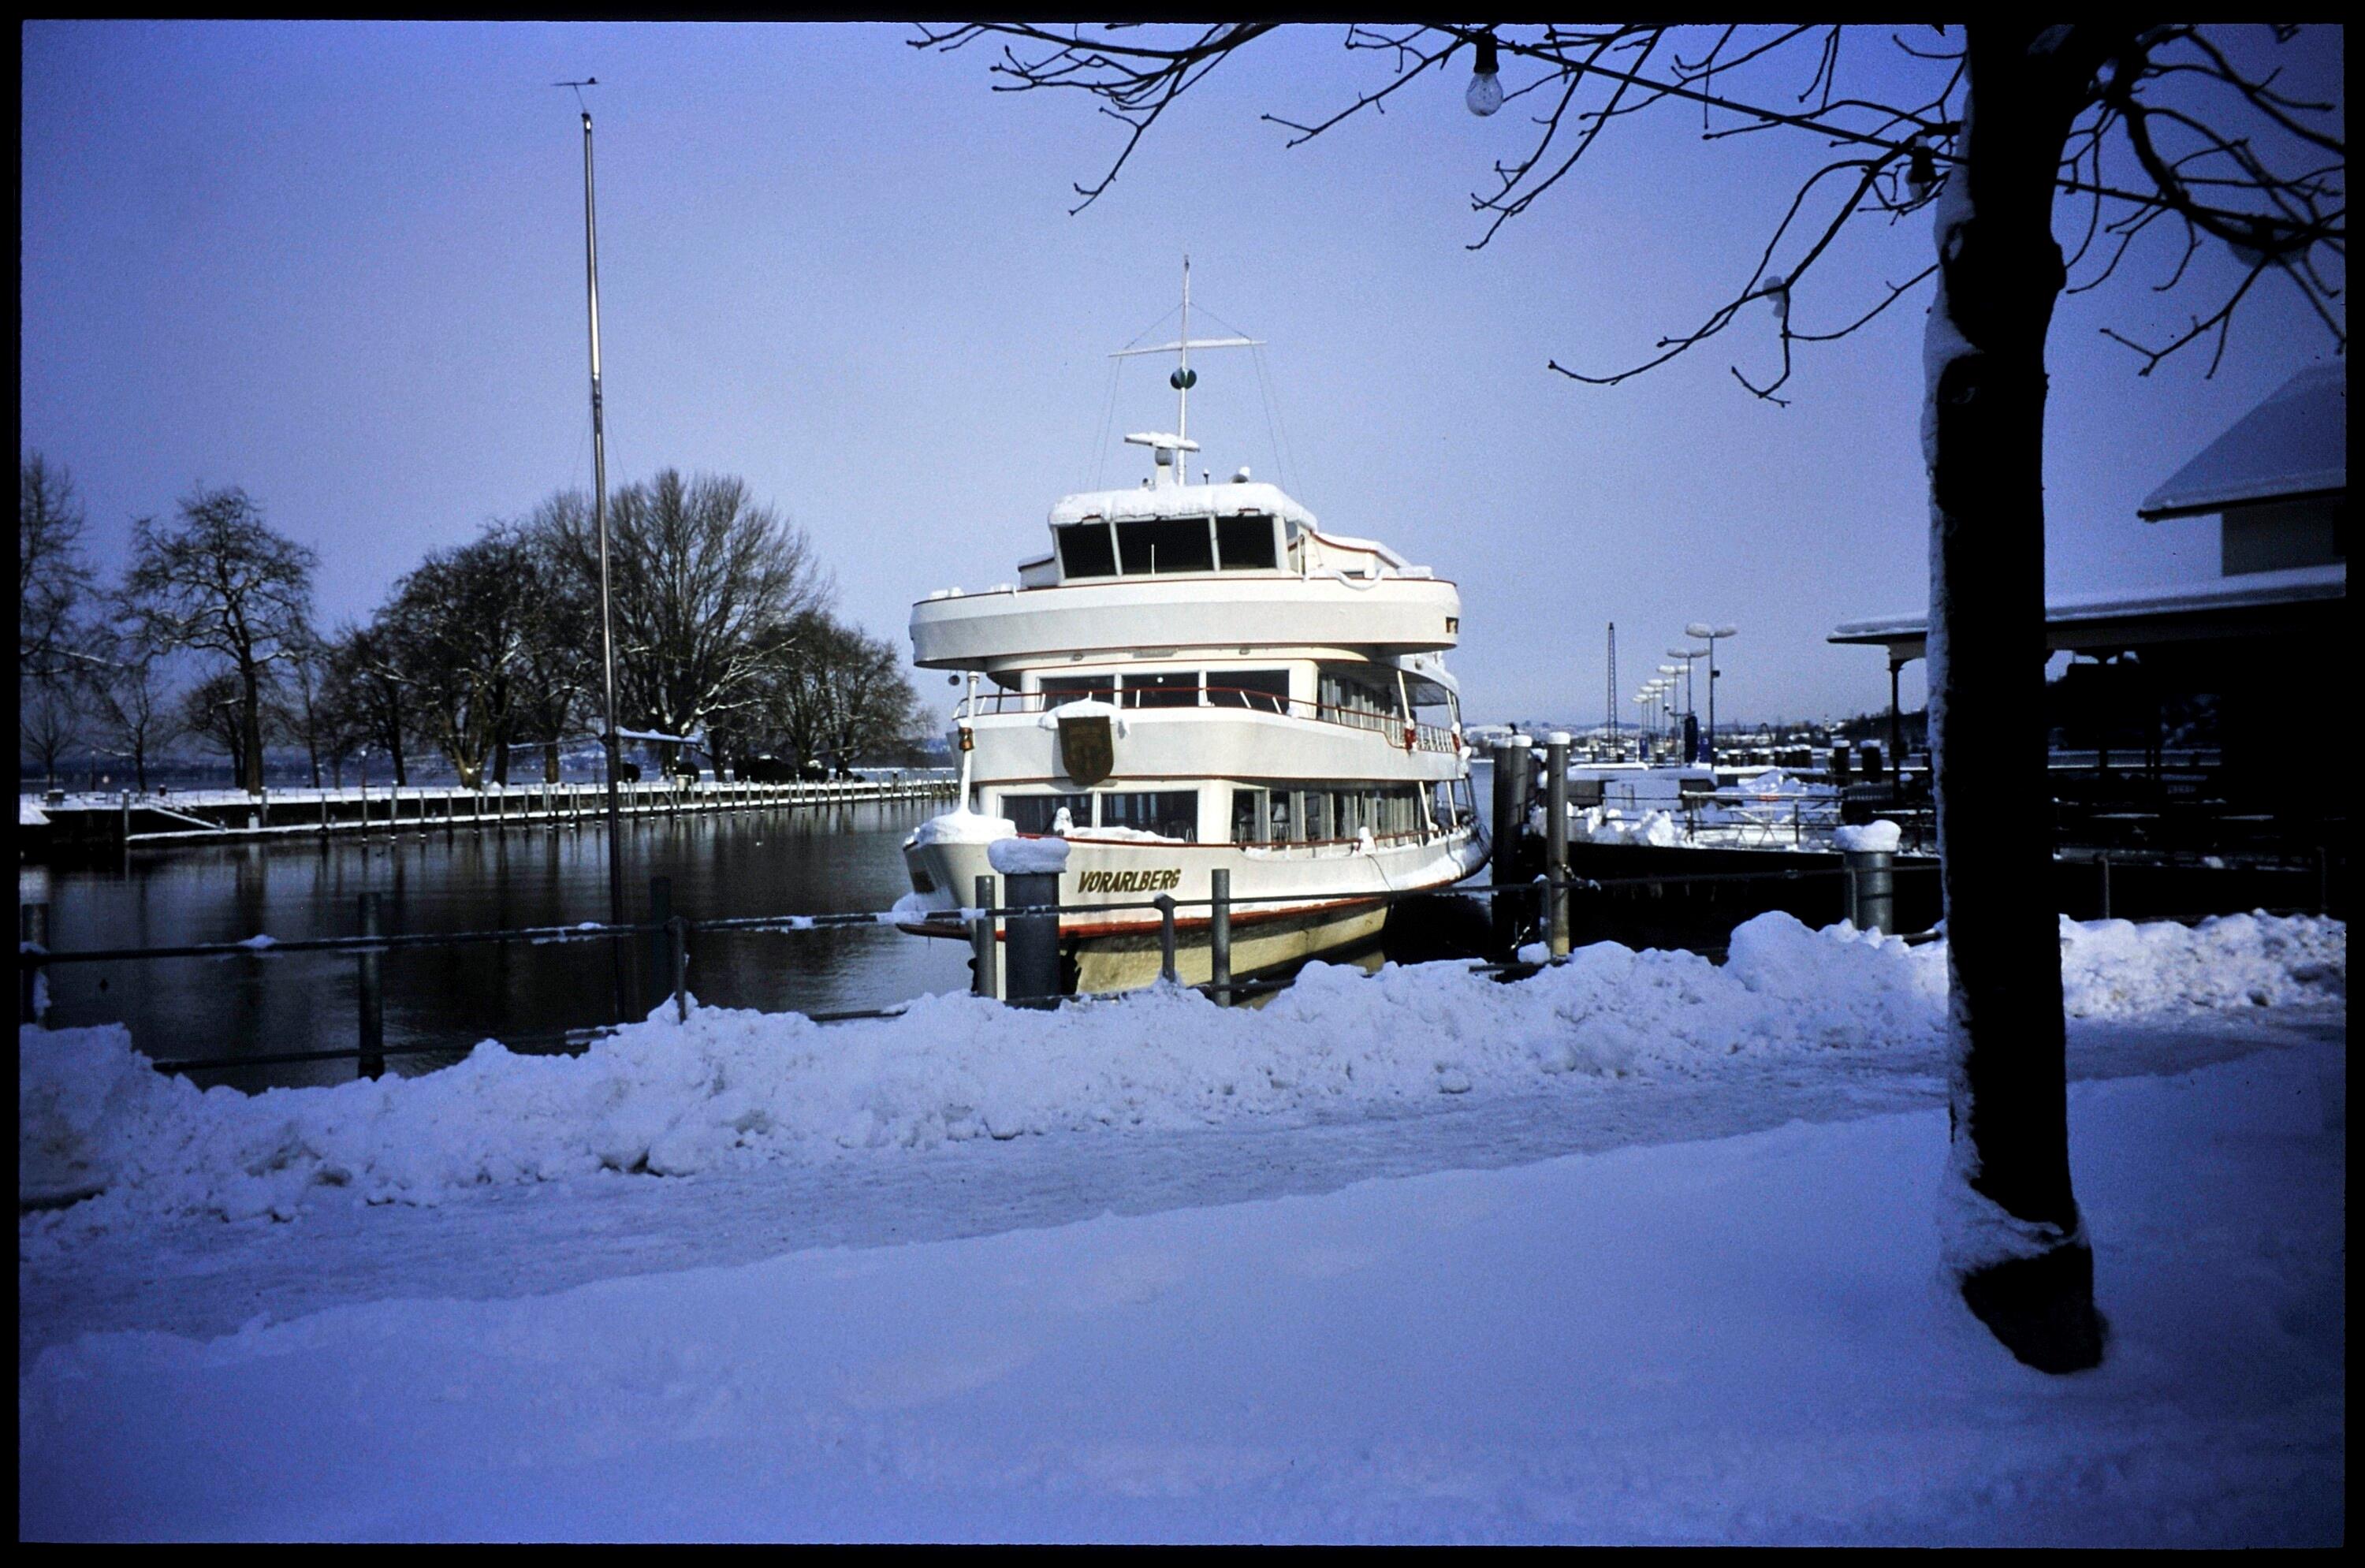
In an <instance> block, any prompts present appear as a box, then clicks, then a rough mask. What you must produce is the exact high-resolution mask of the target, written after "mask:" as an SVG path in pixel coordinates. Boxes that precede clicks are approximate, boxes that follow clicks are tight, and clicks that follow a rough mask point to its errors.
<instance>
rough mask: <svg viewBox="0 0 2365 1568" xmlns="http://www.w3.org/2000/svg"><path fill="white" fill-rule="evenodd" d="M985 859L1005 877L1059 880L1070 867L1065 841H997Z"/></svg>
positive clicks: (1040, 839)
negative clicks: (1060, 875) (1054, 878)
mask: <svg viewBox="0 0 2365 1568" xmlns="http://www.w3.org/2000/svg"><path fill="white" fill-rule="evenodd" d="M985 857H986V859H987V860H989V861H991V862H992V865H993V868H994V869H995V870H997V871H999V872H1001V873H1002V874H1003V876H1005V877H1035V876H1049V877H1056V876H1058V875H1059V873H1060V872H1062V871H1064V870H1066V869H1067V868H1068V841H1067V840H1066V839H1064V838H1058V837H1052V838H997V839H995V840H994V841H993V842H992V844H991V845H989V846H987V847H986V851H985Z"/></svg>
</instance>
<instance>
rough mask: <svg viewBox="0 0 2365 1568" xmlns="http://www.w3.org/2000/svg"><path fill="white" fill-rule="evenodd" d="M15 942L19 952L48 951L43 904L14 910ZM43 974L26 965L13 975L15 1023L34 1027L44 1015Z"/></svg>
mask: <svg viewBox="0 0 2365 1568" xmlns="http://www.w3.org/2000/svg"><path fill="white" fill-rule="evenodd" d="M17 945H18V947H19V950H22V949H23V948H27V947H30V948H34V949H37V950H38V951H40V952H44V953H46V952H48V951H49V949H50V906H49V905H48V904H46V903H24V904H18V905H17ZM43 972H44V971H43V970H42V969H41V967H40V966H39V965H38V964H27V965H25V966H24V967H23V968H21V969H18V970H17V1023H19V1024H38V1023H39V1022H40V1021H41V1014H43V1013H44V1012H46V1011H48V1009H46V1008H45V1007H43V1006H42V1005H41V995H42V990H43V987H42V985H41V976H42V973H43Z"/></svg>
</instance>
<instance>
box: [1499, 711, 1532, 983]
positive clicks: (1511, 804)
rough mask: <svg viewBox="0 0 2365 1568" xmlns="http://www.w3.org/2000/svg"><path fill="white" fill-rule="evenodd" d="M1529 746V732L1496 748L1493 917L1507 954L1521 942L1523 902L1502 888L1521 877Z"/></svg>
mask: <svg viewBox="0 0 2365 1568" xmlns="http://www.w3.org/2000/svg"><path fill="white" fill-rule="evenodd" d="M1528 749H1529V741H1528V737H1527V736H1525V735H1512V736H1510V737H1508V739H1506V740H1505V741H1504V742H1503V743H1502V744H1501V745H1497V746H1496V748H1495V791H1494V794H1495V800H1494V826H1495V846H1494V852H1493V870H1494V877H1493V881H1494V883H1495V886H1496V889H1497V891H1496V894H1495V902H1494V907H1493V920H1494V925H1495V945H1496V947H1498V948H1499V949H1501V950H1502V951H1503V952H1504V953H1505V954H1507V955H1508V953H1510V951H1511V950H1512V949H1513V948H1515V947H1517V946H1519V903H1520V901H1518V900H1515V899H1512V898H1510V897H1508V895H1506V894H1505V893H1503V892H1502V891H1500V890H1501V889H1504V888H1508V887H1509V886H1510V885H1511V884H1512V883H1513V882H1514V881H1516V880H1518V878H1519V845H1520V841H1521V840H1522V839H1523V838H1524V837H1525V835H1526V831H1527V823H1528V812H1527V788H1528Z"/></svg>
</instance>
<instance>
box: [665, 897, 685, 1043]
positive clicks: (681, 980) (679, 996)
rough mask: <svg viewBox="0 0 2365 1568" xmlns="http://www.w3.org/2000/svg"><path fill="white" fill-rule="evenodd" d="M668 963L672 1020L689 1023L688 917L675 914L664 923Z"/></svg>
mask: <svg viewBox="0 0 2365 1568" xmlns="http://www.w3.org/2000/svg"><path fill="white" fill-rule="evenodd" d="M666 935H667V938H668V944H667V946H668V954H667V958H668V960H669V961H668V962H667V969H671V970H672V971H673V1020H674V1022H675V1023H677V1024H687V1023H689V916H687V915H681V914H677V915H675V916H674V917H673V918H672V919H671V920H668V921H667V922H666Z"/></svg>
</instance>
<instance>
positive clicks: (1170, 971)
mask: <svg viewBox="0 0 2365 1568" xmlns="http://www.w3.org/2000/svg"><path fill="white" fill-rule="evenodd" d="M1149 902H1151V903H1154V904H1156V905H1157V906H1158V979H1159V981H1160V984H1164V985H1173V984H1176V983H1178V982H1179V981H1180V980H1182V979H1183V976H1182V973H1181V972H1180V971H1179V970H1177V969H1175V967H1174V899H1173V895H1171V894H1170V893H1160V894H1159V895H1158V896H1157V897H1156V898H1154V899H1152V900H1150V901H1149Z"/></svg>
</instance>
